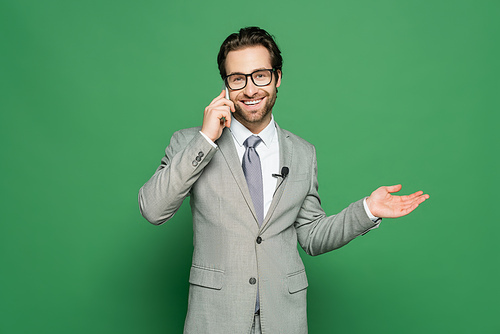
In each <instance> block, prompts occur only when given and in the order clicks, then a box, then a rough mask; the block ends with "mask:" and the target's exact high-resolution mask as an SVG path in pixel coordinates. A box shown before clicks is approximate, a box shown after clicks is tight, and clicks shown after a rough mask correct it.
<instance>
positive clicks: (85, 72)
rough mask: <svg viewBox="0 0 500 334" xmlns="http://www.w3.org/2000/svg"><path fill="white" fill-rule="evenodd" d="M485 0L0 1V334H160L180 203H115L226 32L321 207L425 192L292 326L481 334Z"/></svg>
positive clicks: (173, 326)
mask: <svg viewBox="0 0 500 334" xmlns="http://www.w3.org/2000/svg"><path fill="white" fill-rule="evenodd" d="M499 13H500V3H499V2H498V1H472V0H468V1H445V0H437V1H435V0H434V1H396V0H390V1H388V0H386V1H369V0H359V1H326V0H325V1H309V2H304V1H253V2H210V1H175V2H174V1H141V2H140V1H111V0H99V1H95V0H94V1H63V0H60V1H56V0H48V1H32V0H31V1H23V0H15V1H14V0H1V2H0V31H1V32H0V42H1V53H0V70H1V72H0V108H1V116H0V139H1V143H2V144H1V159H2V160H1V173H0V182H1V183H0V189H1V190H2V191H1V195H0V196H1V200H0V203H1V208H0V210H1V211H0V212H1V213H0V219H1V225H0V229H1V230H0V270H1V272H0V332H2V333H181V331H182V327H183V323H184V317H185V313H186V308H187V291H188V275H189V268H190V264H191V255H192V226H191V218H190V210H189V205H188V203H187V201H186V203H185V204H184V205H183V206H182V208H181V210H180V211H179V212H178V214H177V215H176V216H175V217H174V218H173V219H172V220H171V221H169V222H168V223H167V224H165V225H163V226H161V227H155V226H153V225H150V224H149V223H147V222H146V220H145V219H143V218H142V217H141V216H140V214H139V209H138V205H137V192H138V189H139V188H140V187H141V185H142V184H143V183H144V182H146V181H147V180H148V179H149V177H150V176H151V175H152V174H153V172H154V170H155V169H156V167H157V165H158V164H159V162H160V159H161V157H162V156H163V153H164V148H165V147H166V146H167V145H168V142H169V139H170V136H171V135H172V133H173V132H174V131H175V130H178V129H180V128H186V127H191V126H198V125H201V122H202V112H203V109H204V108H205V106H206V105H207V104H208V103H209V102H210V101H211V100H212V98H213V97H215V96H216V95H217V94H218V93H219V90H220V86H221V81H220V78H219V76H218V71H217V66H216V54H217V52H218V48H219V46H220V44H221V43H222V41H223V40H224V39H225V37H226V36H227V35H229V34H230V33H232V32H234V31H236V30H238V29H239V28H240V27H243V26H248V25H258V26H261V27H263V28H265V29H267V30H269V31H270V32H271V33H272V34H273V35H275V36H276V38H277V41H278V44H279V45H280V47H281V49H282V51H283V56H284V60H285V62H284V68H283V71H284V72H283V73H284V75H283V82H282V86H281V87H280V92H279V96H278V101H277V104H276V107H275V109H274V115H275V119H276V121H277V122H278V123H279V124H280V125H281V126H282V127H283V128H285V129H288V130H290V131H292V132H294V133H296V134H298V135H300V136H302V137H303V138H305V139H306V140H308V141H310V142H312V143H314V144H315V145H316V147H317V150H318V164H319V181H320V194H321V196H322V202H323V205H324V209H325V210H326V212H327V213H329V214H334V213H336V212H338V211H340V210H341V209H342V208H344V207H345V206H347V205H348V204H349V203H350V202H353V201H355V200H357V199H359V198H361V197H363V196H367V195H369V194H370V192H371V191H373V190H374V189H376V188H377V187H378V186H380V185H391V184H396V183H402V184H403V190H402V193H405V194H407V193H410V192H413V191H416V190H419V189H422V190H424V191H425V192H427V193H429V194H430V195H431V198H430V200H429V201H427V202H426V203H424V204H423V205H422V206H421V207H420V208H419V209H418V210H417V211H416V212H414V213H412V214H411V215H410V216H407V217H403V218H399V219H397V220H390V219H386V220H384V221H383V223H382V226H381V227H380V228H379V229H378V230H375V231H372V232H370V233H369V234H368V235H366V236H364V237H362V238H359V239H356V240H354V241H353V242H352V243H351V244H349V245H348V246H346V247H344V248H342V249H340V250H338V251H335V252H332V253H329V254H325V255H321V256H319V257H314V258H313V257H308V256H307V255H304V253H303V252H302V255H304V256H303V259H304V262H305V264H306V267H307V270H308V277H309V284H310V287H309V290H308V316H309V330H310V332H311V333H354V334H355V333H500V319H499V314H500V307H499V298H500V291H499V290H500V288H499V282H500V269H499V264H500V261H499V247H498V238H499V232H500V228H499V223H498V209H497V207H498V203H499V200H498V195H497V194H498V188H499V186H500V184H499V177H498V171H499V157H498V155H499V145H498V144H499V137H498V125H499V117H498V112H499V110H498V98H499V88H500V85H499V77H500V73H499V72H500V71H499V62H498V60H499V59H500V52H499V51H500V47H499V32H500V24H499V19H498V17H499Z"/></svg>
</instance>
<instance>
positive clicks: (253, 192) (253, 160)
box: [241, 136, 264, 312]
mask: <svg viewBox="0 0 500 334" xmlns="http://www.w3.org/2000/svg"><path fill="white" fill-rule="evenodd" d="M261 141H262V139H261V138H260V137H258V136H250V137H248V138H247V140H245V142H244V143H243V145H245V153H244V154H243V161H242V162H241V166H242V167H243V173H245V179H247V185H248V190H249V191H250V196H251V197H252V202H253V207H254V209H255V213H256V214H257V219H258V220H259V226H260V225H262V221H263V220H264V194H263V191H264V187H263V186H262V168H261V167H260V158H259V154H258V153H257V151H256V150H255V147H256V146H257V145H259V143H260V142H261ZM259 299H260V298H259V290H258V289H257V300H256V303H255V312H257V311H258V310H259V308H260V301H259Z"/></svg>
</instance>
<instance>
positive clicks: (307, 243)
mask: <svg viewBox="0 0 500 334" xmlns="http://www.w3.org/2000/svg"><path fill="white" fill-rule="evenodd" d="M311 168H312V173H311V180H310V188H309V192H308V194H307V196H306V198H305V199H304V202H303V203H302V206H301V209H300V211H299V214H298V215H297V219H296V221H295V229H296V231H297V238H298V241H299V244H300V246H301V247H302V249H304V251H305V252H306V253H307V254H309V255H313V256H314V255H319V254H323V253H326V252H329V251H331V250H334V249H337V248H340V247H342V246H344V245H346V244H347V243H349V242H350V241H351V240H353V239H354V238H356V237H357V236H359V235H362V234H365V233H367V232H368V231H369V230H370V229H372V228H373V227H374V226H377V225H378V224H379V222H380V221H377V222H373V221H372V220H371V219H370V218H369V217H368V215H367V214H366V212H365V209H364V207H363V199H361V200H359V201H357V202H354V203H352V204H350V205H349V206H348V207H347V208H345V209H344V210H342V211H341V212H339V213H338V214H336V215H333V216H326V214H325V212H324V211H323V209H322V208H321V201H320V198H319V194H318V177H317V176H318V171H317V162H316V151H315V150H314V155H313V159H312V167H311Z"/></svg>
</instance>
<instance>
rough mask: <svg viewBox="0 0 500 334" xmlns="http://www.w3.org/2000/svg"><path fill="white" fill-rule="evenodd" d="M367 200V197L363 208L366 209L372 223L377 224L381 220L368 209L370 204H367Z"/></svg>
mask: <svg viewBox="0 0 500 334" xmlns="http://www.w3.org/2000/svg"><path fill="white" fill-rule="evenodd" d="M366 199H367V197H365V199H364V200H363V207H364V208H365V212H366V214H367V215H368V218H370V220H371V221H372V222H376V221H377V220H379V219H380V218H379V217H375V216H374V215H373V214H372V213H371V211H370V209H369V208H368V204H366Z"/></svg>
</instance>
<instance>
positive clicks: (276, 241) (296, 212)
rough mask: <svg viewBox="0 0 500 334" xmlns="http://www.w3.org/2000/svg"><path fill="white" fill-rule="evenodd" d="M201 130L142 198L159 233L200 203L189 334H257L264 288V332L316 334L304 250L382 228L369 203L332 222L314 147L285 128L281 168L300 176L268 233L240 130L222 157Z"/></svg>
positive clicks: (172, 152) (271, 214) (184, 134)
mask: <svg viewBox="0 0 500 334" xmlns="http://www.w3.org/2000/svg"><path fill="white" fill-rule="evenodd" d="M199 130H200V128H191V129H185V130H181V131H178V132H176V133H175V134H174V135H173V136H172V139H171V141H170V145H169V146H168V147H167V149H166V151H165V152H166V154H165V157H164V158H163V159H162V161H161V165H160V167H158V169H157V171H156V173H155V174H154V175H153V176H152V177H151V179H150V180H149V181H148V182H147V183H146V184H145V185H144V186H143V187H142V188H141V189H140V191H139V205H140V209H141V213H142V215H143V216H144V217H145V218H146V219H147V220H148V221H149V222H151V223H153V224H155V225H159V224H162V223H164V222H166V221H167V220H169V219H170V218H171V217H172V216H173V215H174V214H175V212H176V211H177V209H179V207H180V205H181V204H182V201H183V200H184V198H185V197H187V196H188V195H190V204H191V210H192V215H193V230H194V242H193V244H194V253H193V263H192V267H191V273H190V278H189V283H190V288H189V306H188V313H187V317H186V323H185V328H184V332H185V333H228V334H235V333H236V334H239V333H249V332H250V329H251V327H252V322H253V318H254V308H255V300H256V295H257V289H259V296H260V310H261V311H260V312H261V313H260V314H261V315H260V319H261V325H262V332H263V333H271V334H276V333H286V334H293V333H297V334H303V333H307V318H306V315H307V314H306V291H307V289H306V288H307V286H308V283H307V277H306V273H305V269H304V264H303V263H302V260H301V258H300V256H299V253H298V250H297V241H298V242H299V244H300V245H301V247H302V248H303V249H304V250H305V251H306V252H307V253H308V254H310V255H318V254H321V253H325V252H328V251H330V250H333V249H335V248H338V247H341V246H343V245H345V244H347V243H348V242H349V241H351V240H352V239H354V238H355V237H357V236H359V235H361V234H363V233H365V232H366V231H368V230H369V229H371V228H372V227H374V226H375V225H376V223H374V222H372V221H371V220H370V219H369V218H368V216H367V215H366V213H365V211H364V208H363V204H362V200H360V201H357V202H355V203H353V204H351V205H350V206H349V207H347V208H346V209H344V210H343V211H342V212H340V213H339V214H337V215H334V216H330V217H327V216H326V215H325V212H324V211H323V210H322V208H321V205H320V199H319V196H318V192H317V189H318V182H317V170H316V153H315V149H314V146H313V145H311V144H309V143H308V142H306V141H305V140H303V139H301V138H299V137H297V136H295V135H294V134H292V133H290V132H288V131H285V130H282V129H281V128H279V127H278V126H277V131H278V140H279V145H280V166H287V167H288V168H289V170H290V173H289V175H288V176H287V177H286V178H285V180H284V182H283V183H282V184H281V185H279V184H280V183H281V182H280V181H278V183H277V184H278V185H279V187H277V190H276V192H275V194H274V197H273V200H272V203H271V206H270V208H269V211H268V213H267V215H266V217H265V218H264V222H263V223H262V226H261V227H260V228H259V225H258V221H257V218H256V215H255V212H254V208H253V204H252V199H251V197H250V193H249V191H248V188H247V184H246V181H245V176H244V174H243V170H242V168H241V165H240V161H239V159H238V155H237V153H236V148H235V145H234V142H233V138H232V135H231V133H230V131H229V130H228V129H224V131H223V134H222V136H221V137H220V138H219V139H218V140H217V141H216V143H217V144H218V148H217V149H216V148H213V147H212V146H211V145H210V144H209V143H208V142H207V140H206V139H205V138H204V137H203V136H202V135H201V134H200V133H199ZM276 172H279V171H276ZM258 237H260V238H258Z"/></svg>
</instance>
